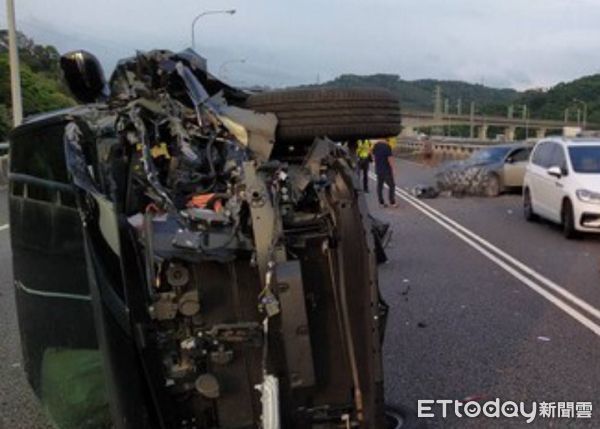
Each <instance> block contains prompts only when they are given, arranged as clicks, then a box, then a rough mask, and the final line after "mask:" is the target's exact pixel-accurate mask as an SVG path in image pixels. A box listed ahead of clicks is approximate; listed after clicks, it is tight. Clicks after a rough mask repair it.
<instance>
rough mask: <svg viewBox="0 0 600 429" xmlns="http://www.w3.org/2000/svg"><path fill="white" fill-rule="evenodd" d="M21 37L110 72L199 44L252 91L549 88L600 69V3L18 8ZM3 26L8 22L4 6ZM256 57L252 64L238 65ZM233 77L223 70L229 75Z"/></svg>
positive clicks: (182, 1) (266, 2)
mask: <svg viewBox="0 0 600 429" xmlns="http://www.w3.org/2000/svg"><path fill="white" fill-rule="evenodd" d="M15 3H16V9H17V25H18V27H19V30H21V31H24V32H25V33H26V34H27V35H29V36H31V37H33V38H34V39H35V41H36V42H37V43H40V44H53V45H55V46H56V47H57V48H58V49H59V50H60V51H61V52H65V51H67V50H70V49H77V48H84V49H87V50H90V51H92V52H94V53H95V54H96V55H97V56H98V57H99V58H100V60H101V61H102V62H103V64H104V65H105V68H106V69H107V72H110V71H111V70H112V68H113V67H114V64H115V62H116V60H118V59H119V58H122V57H126V56H130V55H132V54H133V53H134V51H135V49H142V50H146V49H151V48H167V49H172V50H179V49H183V48H185V47H188V46H190V45H191V35H190V25H191V22H192V19H193V18H194V16H195V15H197V14H198V13H200V12H203V11H206V10H214V9H229V8H235V9H237V13H236V14H235V15H233V16H229V15H213V16H205V17H203V18H201V19H200V20H199V21H198V24H197V27H196V35H197V38H196V44H197V50H198V51H199V52H200V53H202V54H203V55H204V56H205V57H207V58H208V61H209V68H211V69H212V71H213V73H217V74H218V73H219V72H220V71H221V72H222V74H224V75H225V77H226V79H227V80H229V81H231V82H233V83H235V84H242V85H252V84H267V85H271V86H283V85H293V84H299V83H311V82H315V81H317V79H320V80H321V81H325V80H329V79H332V78H333V77H335V76H337V75H339V74H342V73H356V74H370V73H394V74H399V75H400V76H401V77H402V78H404V79H420V78H439V79H459V80H466V81H470V82H477V83H482V82H483V83H484V84H485V85H489V86H495V87H513V88H518V89H524V88H532V87H548V86H551V85H554V84H556V83H558V82H560V81H568V80H572V79H575V78H577V77H580V76H583V75H587V74H592V73H598V72H599V71H600V55H599V52H600V0H362V1H359V0H295V1H290V0H102V1H98V0H94V1H89V0H15ZM0 19H1V20H2V23H1V25H2V26H3V27H5V26H6V14H5V12H4V8H2V11H1V12H0ZM242 58H245V59H246V62H245V63H243V64H242V63H235V62H233V63H229V64H228V65H226V66H225V67H221V64H222V63H223V62H226V61H232V60H239V59H242ZM219 69H221V70H219Z"/></svg>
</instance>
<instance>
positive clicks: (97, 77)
mask: <svg viewBox="0 0 600 429" xmlns="http://www.w3.org/2000/svg"><path fill="white" fill-rule="evenodd" d="M60 67H61V69H62V71H63V75H64V77H65V80H66V82H67V86H68V87H69V90H71V93H72V94H73V95H74V96H75V98H76V99H77V100H78V101H79V102H80V103H94V102H98V101H104V100H106V98H108V86H107V84H106V79H105V78H104V70H103V69H102V65H100V61H98V59H97V58H96V57H95V56H94V55H93V54H91V53H89V52H87V51H84V50H79V51H71V52H67V53H66V54H64V55H62V56H61V57H60Z"/></svg>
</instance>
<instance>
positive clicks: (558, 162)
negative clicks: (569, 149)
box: [546, 143, 569, 222]
mask: <svg viewBox="0 0 600 429" xmlns="http://www.w3.org/2000/svg"><path fill="white" fill-rule="evenodd" d="M550 167H559V168H560V171H561V172H562V176H560V177H556V176H552V175H550V174H548V173H547V172H546V183H547V202H548V208H549V210H550V213H551V218H552V219H553V220H555V221H556V222H560V221H561V211H562V201H563V198H564V195H565V189H564V185H565V183H564V182H565V180H566V176H568V174H569V171H568V167H567V157H566V154H565V150H564V148H563V147H562V146H561V145H560V144H558V143H553V145H552V152H551V154H550V159H549V161H548V168H550Z"/></svg>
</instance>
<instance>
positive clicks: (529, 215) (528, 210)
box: [523, 188, 537, 222]
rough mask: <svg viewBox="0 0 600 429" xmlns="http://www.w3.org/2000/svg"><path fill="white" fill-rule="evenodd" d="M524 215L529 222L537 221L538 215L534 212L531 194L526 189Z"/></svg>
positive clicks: (524, 193)
mask: <svg viewBox="0 0 600 429" xmlns="http://www.w3.org/2000/svg"><path fill="white" fill-rule="evenodd" d="M523 215H524V216H525V220H527V221H528V222H533V221H535V220H537V215H536V214H535V213H534V211H533V204H532V203H531V192H530V191H529V188H525V192H523Z"/></svg>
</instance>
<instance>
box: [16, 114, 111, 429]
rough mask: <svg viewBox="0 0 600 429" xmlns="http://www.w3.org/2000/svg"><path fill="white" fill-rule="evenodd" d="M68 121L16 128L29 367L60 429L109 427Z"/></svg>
mask: <svg viewBox="0 0 600 429" xmlns="http://www.w3.org/2000/svg"><path fill="white" fill-rule="evenodd" d="M65 123H66V122H65V118H64V116H62V117H60V116H59V117H53V118H49V119H46V120H39V121H34V122H32V123H28V124H25V125H22V126H21V127H18V128H17V129H15V130H14V131H13V132H12V133H11V136H10V140H11V144H10V156H11V163H10V176H9V180H10V183H9V185H10V188H9V189H10V191H9V211H10V225H11V228H10V231H11V247H12V258H13V276H14V285H15V299H16V306H17V316H18V321H19V330H20V334H21V346H22V350H23V361H24V367H25V371H26V373H27V376H28V379H29V382H30V384H31V385H32V387H33V389H34V391H35V392H36V394H37V395H38V397H39V398H40V401H41V403H42V405H43V407H44V409H45V410H47V412H48V413H49V414H50V416H51V417H52V420H53V422H54V423H55V424H56V426H57V427H59V428H61V429H62V428H76V427H83V425H84V423H86V422H87V423H89V422H94V423H95V424H96V425H97V426H100V425H101V423H105V422H107V421H108V405H107V403H106V395H105V390H104V379H103V366H102V358H101V355H100V352H99V348H98V342H97V337H96V330H95V326H94V318H93V315H92V306H91V297H90V293H89V287H88V277H87V271H86V261H85V257H84V246H83V238H82V232H81V220H80V216H79V213H78V211H77V208H76V201H75V194H74V192H73V189H72V187H71V185H70V184H69V180H68V175H67V169H66V165H65V158H64V148H63V134H64V126H65ZM87 423H86V424H87Z"/></svg>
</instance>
